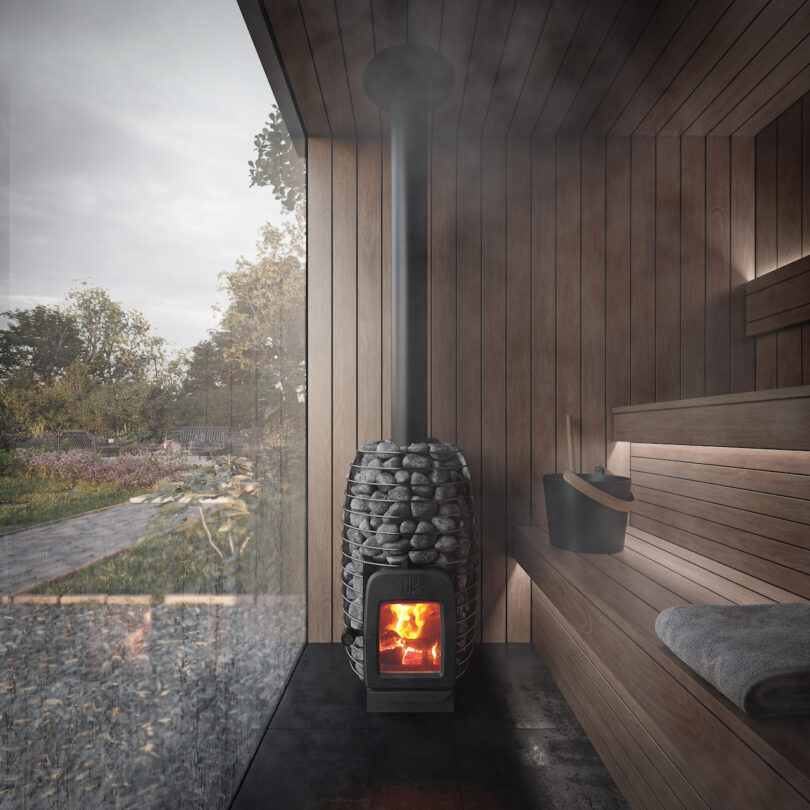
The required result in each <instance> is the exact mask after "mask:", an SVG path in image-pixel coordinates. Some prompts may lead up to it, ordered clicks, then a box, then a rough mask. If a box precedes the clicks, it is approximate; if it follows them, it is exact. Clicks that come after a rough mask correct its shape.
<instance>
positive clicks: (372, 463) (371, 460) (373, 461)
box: [366, 456, 383, 470]
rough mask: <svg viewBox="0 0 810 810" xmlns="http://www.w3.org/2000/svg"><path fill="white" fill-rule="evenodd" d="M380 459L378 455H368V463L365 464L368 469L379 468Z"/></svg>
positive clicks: (380, 465) (380, 467) (380, 464)
mask: <svg viewBox="0 0 810 810" xmlns="http://www.w3.org/2000/svg"><path fill="white" fill-rule="evenodd" d="M382 465H383V463H382V459H381V458H379V456H368V464H367V465H366V466H367V467H368V468H369V469H370V470H381V469H382Z"/></svg>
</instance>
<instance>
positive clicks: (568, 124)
mask: <svg viewBox="0 0 810 810" xmlns="http://www.w3.org/2000/svg"><path fill="white" fill-rule="evenodd" d="M656 8H657V6H656V4H655V3H651V2H650V1H649V0H626V2H625V3H624V4H623V6H622V8H621V11H620V12H619V15H618V17H617V18H616V22H615V23H614V25H613V27H612V28H611V30H610V32H609V33H608V36H607V39H606V40H605V43H604V45H603V46H602V48H601V50H600V51H599V54H598V56H597V57H596V60H595V61H594V63H593V64H592V65H591V68H590V70H589V71H588V75H587V76H586V77H585V81H584V82H583V83H582V86H581V87H580V89H579V92H578V93H577V97H576V98H575V99H574V102H573V104H572V105H571V109H569V110H568V113H567V114H566V116H565V120H564V121H563V123H562V125H561V127H560V134H561V135H578V134H579V133H581V132H582V131H583V130H584V129H585V127H586V126H587V124H588V122H589V121H590V119H591V116H593V114H594V112H595V111H596V108H597V107H598V106H599V102H600V101H601V100H602V98H603V97H604V95H605V93H607V91H608V89H609V88H610V87H611V85H612V83H613V81H614V79H615V78H616V76H617V75H618V74H619V71H620V70H621V69H622V66H623V65H624V62H625V60H626V59H627V56H628V55H629V54H630V53H631V51H632V50H633V47H634V46H635V44H636V42H637V41H638V38H639V37H640V36H641V33H642V32H643V31H644V29H645V27H646V26H647V24H648V23H649V21H650V19H651V17H652V15H653V14H654V13H655V10H656Z"/></svg>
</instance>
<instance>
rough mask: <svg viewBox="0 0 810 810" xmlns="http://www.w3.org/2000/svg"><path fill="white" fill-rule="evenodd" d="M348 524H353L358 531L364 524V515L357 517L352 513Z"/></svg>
mask: <svg viewBox="0 0 810 810" xmlns="http://www.w3.org/2000/svg"><path fill="white" fill-rule="evenodd" d="M346 522H347V523H350V524H351V525H352V526H354V527H355V528H356V529H359V528H360V524H361V523H362V522H363V516H362V515H355V514H354V513H353V512H352V513H351V514H349V519H348V520H347V521H346Z"/></svg>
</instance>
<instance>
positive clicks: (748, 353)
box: [730, 137, 756, 392]
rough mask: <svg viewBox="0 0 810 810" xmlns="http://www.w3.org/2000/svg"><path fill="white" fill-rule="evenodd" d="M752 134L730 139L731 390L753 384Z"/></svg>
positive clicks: (753, 184) (753, 246) (753, 243)
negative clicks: (748, 297) (749, 286)
mask: <svg viewBox="0 0 810 810" xmlns="http://www.w3.org/2000/svg"><path fill="white" fill-rule="evenodd" d="M755 160H756V157H755V145H754V139H753V138H739V137H738V138H732V139H731V300H730V306H731V391H733V392H737V391H751V390H753V389H754V387H755V385H756V355H755V346H754V344H753V343H752V342H751V341H749V340H748V339H747V338H746V336H745V283H746V282H747V281H750V280H751V279H752V278H754V276H755V265H756V259H755V253H756V235H755V234H756V229H755V212H756V207H755V206H756V175H755V170H756V169H755V167H756V163H755Z"/></svg>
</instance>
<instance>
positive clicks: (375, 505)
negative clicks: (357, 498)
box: [368, 491, 388, 515]
mask: <svg viewBox="0 0 810 810" xmlns="http://www.w3.org/2000/svg"><path fill="white" fill-rule="evenodd" d="M371 497H372V498H373V500H372V501H370V502H369V505H368V508H369V511H370V512H372V513H373V514H375V515H384V514H385V511H386V509H388V503H387V500H388V499H387V498H386V497H385V493H384V492H379V491H377V492H375V493H374V494H373V495H372V496H371Z"/></svg>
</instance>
